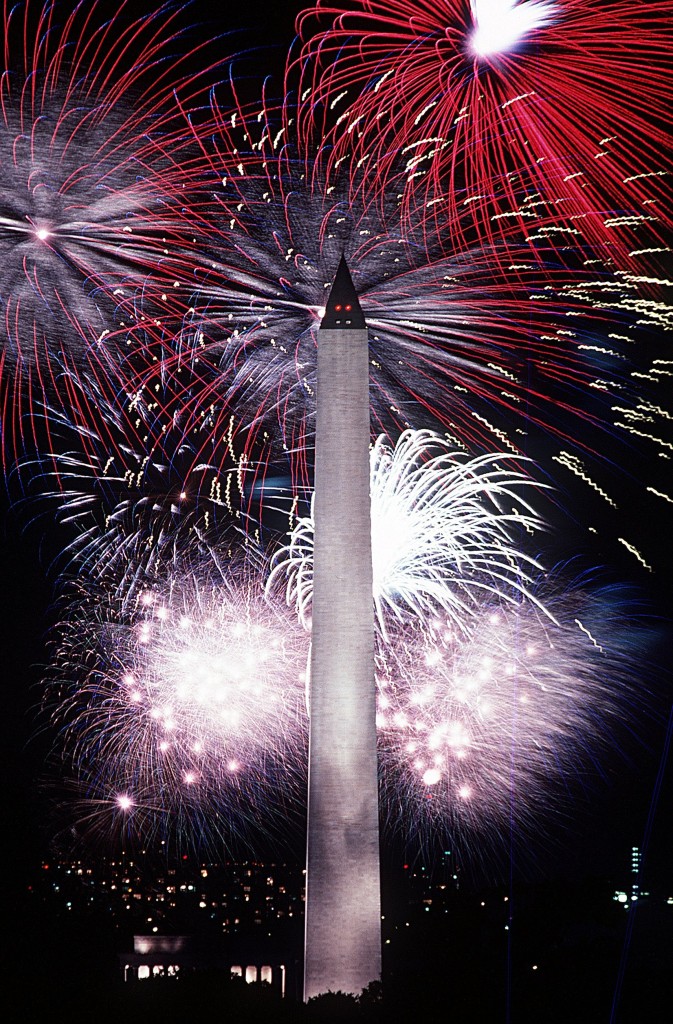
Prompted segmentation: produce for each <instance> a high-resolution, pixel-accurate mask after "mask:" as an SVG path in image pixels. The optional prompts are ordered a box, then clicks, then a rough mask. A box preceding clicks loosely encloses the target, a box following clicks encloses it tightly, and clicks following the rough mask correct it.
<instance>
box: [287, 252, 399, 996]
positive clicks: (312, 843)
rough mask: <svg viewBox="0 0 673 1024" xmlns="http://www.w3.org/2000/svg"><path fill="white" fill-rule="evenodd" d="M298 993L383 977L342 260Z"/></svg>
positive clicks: (322, 449) (365, 482)
mask: <svg viewBox="0 0 673 1024" xmlns="http://www.w3.org/2000/svg"><path fill="white" fill-rule="evenodd" d="M316 401H317V422H316V442H315V495H314V528H315V534H314V551H313V559H314V561H313V610H312V641H311V679H310V691H309V710H310V726H309V780H308V785H309V793H308V842H307V858H306V932H305V946H304V952H305V961H304V999H305V1000H307V999H310V998H311V997H312V996H315V995H319V994H320V993H323V992H327V991H332V992H336V991H342V992H350V993H359V992H360V991H361V990H362V989H363V988H365V987H366V986H367V985H368V984H369V983H370V982H371V981H376V980H378V979H380V977H381V896H380V863H379V811H378V781H377V760H376V691H375V682H374V605H373V598H372V553H371V512H370V495H369V437H370V426H369V356H368V343H367V327H366V324H365V319H364V316H363V313H362V310H361V308H360V305H359V302H358V299H357V295H356V292H355V289H354V287H353V282H352V281H351V277H350V274H349V272H348V267H347V266H346V262H345V260H343V259H342V260H341V263H340V265H339V268H338V270H337V274H336V277H335V279H334V282H333V285H332V289H331V292H330V295H329V299H328V302H327V308H326V312H325V316H324V318H323V321H322V323H321V325H320V331H319V333H318V380H317V394H316Z"/></svg>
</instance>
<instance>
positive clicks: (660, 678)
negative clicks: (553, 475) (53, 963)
mask: <svg viewBox="0 0 673 1024" xmlns="http://www.w3.org/2000/svg"><path fill="white" fill-rule="evenodd" d="M137 6H138V5H136V8H137ZM149 6H150V5H148V7H149ZM300 9H301V5H300V4H299V3H296V2H293V3H282V4H281V3H271V2H264V0H251V2H249V3H247V4H245V5H231V15H230V20H226V19H225V18H224V17H223V18H222V19H221V21H219V22H215V26H214V29H215V31H218V30H220V31H223V32H228V31H230V30H234V29H242V28H249V29H250V31H249V33H248V34H247V35H245V36H241V37H240V38H241V40H242V43H243V45H245V46H247V45H253V44H257V45H260V44H261V45H263V46H264V47H267V46H268V49H265V50H262V51H259V53H258V55H257V56H256V57H255V60H254V62H253V63H254V65H255V68H256V69H263V70H264V72H267V71H273V70H274V69H275V70H276V71H278V69H280V67H281V66H282V60H283V54H284V51H285V49H286V47H287V45H288V44H289V42H290V40H291V39H292V36H293V29H292V23H293V17H294V14H295V13H296V12H297V11H299V10H300ZM213 10H214V7H213V5H212V4H208V3H205V2H199V3H197V4H195V5H194V12H195V18H196V19H197V20H198V19H203V21H204V23H206V22H207V21H209V20H210V19H212V18H214V17H216V15H215V14H213ZM201 31H203V33H204V35H205V34H206V29H205V28H204V29H203V30H201ZM208 34H209V33H208ZM222 45H223V48H224V49H225V51H226V52H232V51H233V50H235V49H236V48H237V47H238V43H236V44H232V45H228V43H227V42H226V41H224V42H223V44H222ZM274 48H275V49H274ZM278 81H279V90H278V91H280V80H279V79H278ZM640 474H641V467H636V468H635V469H634V480H635V482H634V486H633V487H632V488H630V489H629V494H630V498H629V500H630V501H631V502H632V523H633V527H634V530H636V531H643V530H644V532H645V533H649V534H650V539H651V536H652V534H653V533H654V534H656V536H657V537H658V538H659V540H658V543H659V544H660V545H661V548H662V559H661V564H660V565H658V566H657V573H655V574H654V575H646V574H643V573H641V572H640V571H638V570H637V569H633V571H631V570H632V568H633V567H632V564H631V562H630V561H629V559H628V558H627V557H625V556H624V554H623V552H622V553H621V554H619V553H617V549H616V548H615V547H614V546H612V547H610V548H609V550H606V551H605V552H603V551H600V550H596V551H594V552H590V551H589V552H586V555H587V558H591V557H592V556H593V557H595V558H596V559H597V561H601V560H604V559H605V558H608V559H609V558H611V557H612V558H614V565H613V568H612V571H613V574H614V576H615V577H616V578H619V577H620V575H621V577H622V578H625V580H626V581H627V582H629V581H635V582H636V584H637V585H638V586H639V587H641V588H642V592H643V594H644V596H645V597H646V598H648V599H651V601H652V602H653V608H654V610H655V612H656V614H657V615H660V616H661V617H662V618H661V621H660V624H659V625H658V627H657V630H658V636H659V640H658V642H657V643H656V644H655V645H653V648H652V655H651V656H652V659H653V662H654V663H655V665H658V666H659V668H658V669H653V670H651V671H650V670H648V671H646V672H645V673H644V683H645V685H652V686H654V688H655V689H656V690H657V697H656V699H655V700H653V704H652V707H653V713H652V718H651V720H650V721H644V720H643V721H640V722H639V723H638V725H637V728H636V731H637V732H638V734H639V736H640V738H641V740H642V742H641V743H638V742H631V741H630V740H629V739H628V737H627V736H626V735H625V736H624V740H623V744H624V753H625V754H628V758H627V757H621V756H615V758H614V760H613V761H611V762H610V763H609V764H607V765H606V767H605V770H604V772H603V773H598V772H597V777H596V778H595V779H591V778H587V780H586V792H587V798H586V799H583V798H581V797H577V796H573V797H572V800H571V804H570V807H571V809H570V810H569V812H568V817H567V819H566V820H565V821H563V822H556V823H552V824H550V826H549V831H550V840H551V841H552V843H553V845H554V847H555V850H556V853H555V854H554V855H553V856H552V858H551V860H552V862H553V864H554V867H553V870H555V871H558V870H563V869H564V868H567V869H570V870H577V871H582V870H588V869H591V868H594V869H595V868H596V867H598V866H600V864H601V863H603V862H604V863H605V864H606V865H609V867H610V869H611V870H612V869H615V868H617V867H618V866H619V865H620V864H622V863H623V865H624V868H626V865H627V863H628V855H629V847H630V846H631V844H639V843H640V842H641V840H642V838H643V836H644V835H645V833H646V829H649V827H650V826H651V834H650V839H649V842H650V850H649V856H650V860H651V863H652V866H653V868H656V872H657V877H659V878H660V879H663V878H664V877H667V875H668V873H667V866H668V865H667V858H668V850H669V849H670V841H671V840H672V839H673V831H672V830H671V825H670V821H671V820H672V819H673V780H671V778H670V776H671V770H669V771H668V774H666V772H663V775H662V776H661V777H662V778H663V786H662V790H661V793H660V794H658V792H657V780H658V777H659V775H660V773H661V770H662V764H661V761H662V755H663V752H664V750H665V738H666V714H667V709H668V707H669V706H670V698H669V696H668V694H669V693H670V692H673V691H671V683H670V678H669V679H667V677H666V671H667V669H668V665H667V651H668V649H669V641H670V638H671V631H670V629H669V627H668V624H667V621H666V617H667V616H668V615H669V613H670V600H669V597H668V592H669V591H668V588H669V579H670V568H671V558H670V548H671V544H670V533H671V531H670V527H671V525H673V517H670V516H669V517H667V516H666V515H665V513H661V514H660V516H659V518H658V519H656V520H653V521H652V523H651V524H647V523H645V524H643V523H642V521H640V517H641V514H642V513H641V508H640V507H639V503H638V497H637V495H638V493H639V487H640V486H642V478H641V479H640V481H638V477H639V476H640ZM571 499H572V496H571ZM6 507H7V502H6V501H5V502H4V508H6ZM575 511H576V513H577V507H575ZM578 518H580V519H581V512H580V513H578ZM23 521H24V520H23V518H22V519H21V520H19V519H18V518H17V517H16V516H15V515H14V513H12V512H6V513H5V515H4V517H3V520H2V523H3V527H4V530H3V532H1V533H0V544H1V549H0V580H2V590H1V598H0V600H1V605H0V624H1V625H0V641H1V642H2V650H3V672H2V685H3V687H4V697H5V714H4V715H3V718H2V721H3V726H4V728H3V738H4V749H5V754H6V769H5V784H6V790H7V793H6V795H7V809H6V821H7V824H8V825H10V828H9V830H8V835H9V836H10V839H9V847H10V852H11V849H12V848H13V850H14V852H15V853H16V854H18V861H19V863H21V864H23V865H24V866H25V865H28V864H29V862H30V860H31V859H32V858H33V857H37V856H39V854H40V852H41V851H42V850H43V849H44V848H45V847H44V844H45V842H46V840H47V838H48V836H47V834H46V832H47V830H45V829H43V828H42V824H43V806H44V800H45V796H44V794H43V793H42V792H41V791H40V790H39V787H38V784H37V780H38V778H39V776H40V774H41V767H40V761H41V758H42V757H43V756H44V754H45V753H46V750H47V749H48V737H47V736H39V735H38V736H36V735H35V724H34V723H35V717H34V708H35V705H36V703H37V702H38V698H39V691H38V689H37V688H36V683H37V680H38V679H39V677H40V669H39V665H40V664H41V663H43V662H44V659H45V657H46V654H45V648H44V645H43V638H44V635H45V632H46V630H47V628H48V627H49V625H50V624H51V611H50V600H51V596H50V595H51V586H50V582H49V578H48V572H47V567H46V563H47V561H48V554H45V553H44V552H43V553H42V555H41V553H40V531H39V530H38V529H35V528H33V529H29V530H28V531H27V533H23V532H22V529H21V523H22V522H23ZM564 522H565V528H566V529H567V530H568V531H570V530H571V526H570V525H569V523H568V521H567V520H564ZM569 536H570V533H568V534H567V537H569ZM573 543H574V542H573V541H570V542H569V544H567V547H566V551H565V557H567V556H568V548H570V549H572V545H573ZM655 546H656V545H655ZM563 547H564V545H563V544H561V548H563ZM599 547H600V543H599ZM601 774H602V777H601ZM573 808H576V809H573ZM648 819H649V825H648ZM3 831H4V829H3ZM12 837H13V838H12ZM559 853H560V854H561V855H559ZM541 860H542V861H544V855H541ZM671 887H672V891H673V877H671Z"/></svg>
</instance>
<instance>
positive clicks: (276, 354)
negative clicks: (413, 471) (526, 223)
mask: <svg viewBox="0 0 673 1024" xmlns="http://www.w3.org/2000/svg"><path fill="white" fill-rule="evenodd" d="M212 117H213V120H212V129H211V131H210V133H208V132H205V131H202V137H203V139H204V140H206V138H207V141H203V147H204V154H206V155H207V159H208V162H209V171H208V186H207V187H208V189H209V191H210V194H211V200H212V209H211V211H210V212H209V213H208V216H207V218H206V219H207V220H208V221H209V222H210V223H212V224H213V225H215V224H217V225H219V229H218V230H215V229H213V231H212V232H211V234H210V236H209V237H208V238H207V239H206V238H205V236H204V240H205V241H207V245H208V251H209V253H210V258H209V261H208V262H204V265H203V266H202V267H200V268H197V270H196V275H197V278H198V281H199V285H198V290H197V291H196V292H195V294H194V295H193V297H192V309H191V311H190V313H189V315H188V317H187V318H186V319H185V323H184V328H183V331H182V332H181V333H180V335H179V337H178V338H177V340H176V345H175V351H174V353H173V356H172V357H167V358H165V359H164V360H163V362H162V365H161V372H162V373H169V374H173V373H174V372H177V371H175V367H178V368H179V367H181V366H183V365H185V364H186V363H189V364H190V366H191V367H192V369H193V370H194V372H196V373H199V374H201V375H202V379H203V389H202V392H201V394H200V396H199V397H198V404H199V405H200V406H201V407H202V408H211V407H212V408H213V410H214V411H213V417H214V420H213V423H214V430H215V432H219V433H220V434H222V435H223V434H224V433H225V426H224V424H225V422H227V421H228V418H229V416H230V415H231V412H232V410H234V411H235V412H236V416H237V420H238V423H239V429H240V430H241V432H243V431H244V430H247V440H246V444H247V450H246V455H247V456H248V458H249V465H250V466H251V467H252V470H251V472H252V473H253V474H255V473H256V474H257V477H256V478H255V481H254V483H253V484H252V485H251V486H253V487H258V489H262V488H263V486H264V475H265V469H264V466H265V465H266V464H268V465H270V466H272V467H273V472H274V473H275V474H276V475H278V474H282V469H281V468H279V467H282V466H283V465H286V464H287V463H288V462H289V466H290V475H291V483H292V485H293V486H294V487H295V488H297V489H302V488H304V489H306V488H308V486H309V483H310V475H311V474H310V468H311V467H310V452H311V447H312V433H313V419H314V409H315V363H316V335H317V328H318V324H319V321H320V318H321V310H322V306H323V304H324V300H325V294H326V290H327V289H328V288H329V287H330V285H331V281H332V277H333V275H334V272H335V267H336V266H337V264H338V262H339V259H340V258H341V255H342V253H345V255H346V258H347V261H348V263H349V267H350V270H351V273H352V276H353V279H354V281H355V283H356V287H357V289H358V293H359V298H360V302H361V305H362V308H363V310H364V313H365V317H366V319H367V322H368V325H369V328H370V349H371V383H372V388H371V394H372V421H373V432H374V435H376V434H378V433H380V432H385V433H388V434H389V436H391V437H396V436H397V435H398V434H399V432H400V431H401V430H403V429H405V428H407V427H410V426H411V427H420V426H431V425H432V426H435V425H437V424H438V423H439V424H441V425H442V427H444V428H445V429H446V430H447V432H449V433H450V434H451V435H452V436H454V437H456V438H457V439H459V442H460V443H462V444H464V445H466V447H468V448H469V449H470V450H471V451H475V450H480V451H484V450H489V449H490V448H491V447H492V443H493V437H494V436H495V437H498V438H502V437H503V436H507V438H508V441H509V443H510V444H511V445H512V448H513V450H514V451H516V450H521V449H522V448H525V443H526V442H525V434H526V432H527V431H529V430H536V429H538V428H539V429H541V430H543V431H547V432H549V433H550V434H555V435H556V436H557V437H558V438H559V439H564V443H569V444H573V445H574V444H576V443H579V445H580V447H585V443H584V441H583V440H582V439H580V438H578V431H577V424H578V422H581V421H584V423H585V424H586V426H587V428H588V433H591V429H590V425H591V426H599V425H600V426H602V427H604V426H605V425H606V424H605V420H604V419H603V412H593V411H592V412H589V411H587V408H588V403H587V402H586V401H585V393H586V391H587V389H590V388H592V387H593V385H594V383H595V375H594V365H593V363H594V360H593V359H592V357H591V356H589V355H587V353H588V352H589V351H590V350H591V347H592V345H594V344H595V338H596V332H597V331H599V330H601V329H605V327H606V325H607V323H608V322H610V323H611V325H612V323H613V316H614V314H613V313H612V312H611V313H608V312H607V311H605V310H599V311H598V312H597V311H596V310H595V309H594V308H593V307H592V306H591V303H590V302H588V301H585V300H583V299H577V300H573V299H569V296H568V294H567V293H566V292H564V293H563V298H562V299H561V298H560V295H561V290H562V289H563V286H564V284H567V283H569V281H568V279H569V271H568V270H567V269H566V268H564V267H562V266H561V265H559V263H558V262H554V263H552V264H550V265H549V266H545V267H541V265H540V263H538V262H534V261H531V260H530V259H529V258H528V255H527V254H523V255H522V260H521V262H518V263H516V264H512V266H511V268H510V270H511V274H510V277H509V279H508V280H506V281H504V280H502V279H498V277H497V276H496V275H495V268H496V267H497V265H498V261H499V257H498V254H497V253H496V252H495V250H494V249H493V248H489V247H479V246H478V247H476V248H472V249H469V250H462V249H461V248H460V247H457V248H456V249H455V251H454V252H453V253H452V254H451V255H447V254H446V253H441V252H436V251H430V252H427V251H425V250H423V249H420V248H418V247H416V246H414V245H412V244H411V243H410V242H409V241H408V239H406V238H405V237H404V236H403V235H402V234H401V233H400V230H399V225H398V226H397V228H396V227H395V224H396V220H395V217H396V214H395V211H394V208H393V209H392V210H391V211H389V212H388V215H387V217H386V218H384V219H383V220H382V219H381V218H380V217H379V216H378V215H376V214H374V213H373V212H372V211H371V210H369V211H367V210H365V209H364V208H363V207H362V206H361V205H360V204H359V203H358V202H357V200H355V199H354V198H353V196H352V195H351V194H350V193H349V191H348V182H347V181H344V182H343V184H342V185H337V184H332V185H330V186H328V187H323V186H324V182H323V183H322V184H321V183H320V182H319V176H316V175H313V176H311V175H309V174H307V172H306V168H305V166H304V164H303V163H302V162H301V161H299V160H297V159H296V158H295V157H294V156H293V149H292V145H291V143H290V142H288V141H287V138H286V136H287V132H285V131H284V129H283V128H278V122H277V120H276V112H275V111H274V110H273V109H272V108H271V106H270V105H269V106H264V105H262V106H256V107H254V108H244V107H242V106H240V105H239V106H237V107H234V108H232V109H231V110H229V111H224V110H222V109H220V108H219V107H217V106H216V105H214V106H213V115H212ZM204 187H205V186H204ZM394 205H395V204H394V203H393V207H394ZM510 258H511V253H510ZM589 273H590V274H591V276H592V277H593V276H595V274H596V271H595V268H592V269H591V271H589ZM578 276H579V277H581V276H582V272H580V271H574V272H573V277H578ZM571 317H572V321H571V320H570V318H571ZM615 347H616V346H615ZM606 362H607V360H606ZM606 368H607V367H606V365H605V363H604V366H603V367H602V369H603V370H605V369H606ZM613 369H614V371H615V378H619V380H620V381H621V379H622V377H623V365H620V359H619V358H618V357H615V359H614V360H613ZM157 372H159V369H157ZM608 376H609V370H608ZM604 381H605V378H603V382H604ZM605 388H606V390H607V391H608V392H609V390H610V387H609V385H606V386H605ZM194 394H195V395H196V392H194ZM605 397H606V398H607V395H606V396H605ZM594 400H596V401H600V400H601V399H600V395H599V394H598V391H596V393H595V394H594ZM592 401H593V400H592ZM592 408H593V409H594V410H596V407H595V406H593V407H592ZM605 409H606V410H607V409H609V406H608V404H607V401H606V402H605ZM571 420H572V427H570V422H571ZM517 434H518V436H517ZM571 434H572V435H573V437H574V438H575V440H572V439H571V437H570V435H571ZM586 444H587V445H588V447H589V448H593V449H594V451H595V450H596V449H599V448H600V447H601V443H600V442H599V441H598V440H597V438H596V437H594V438H593V439H591V440H589V441H587V442H586ZM285 472H287V469H286V470H285Z"/></svg>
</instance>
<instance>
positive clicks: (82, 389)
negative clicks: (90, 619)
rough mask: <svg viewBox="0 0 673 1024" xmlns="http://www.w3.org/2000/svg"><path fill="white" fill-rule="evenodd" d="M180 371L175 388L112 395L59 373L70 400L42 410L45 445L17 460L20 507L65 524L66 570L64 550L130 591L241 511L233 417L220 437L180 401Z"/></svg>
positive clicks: (101, 385) (74, 562)
mask: <svg viewBox="0 0 673 1024" xmlns="http://www.w3.org/2000/svg"><path fill="white" fill-rule="evenodd" d="M186 378H187V373H186V372H185V374H184V375H182V377H181V387H184V388H185V391H184V392H182V391H178V394H177V395H176V394H175V392H174V391H173V390H172V388H171V386H170V384H171V382H168V384H167V386H165V387H157V386H152V387H151V388H150V387H147V386H146V385H144V384H143V383H142V382H140V383H139V384H138V387H137V390H134V391H131V392H128V393H126V394H122V395H116V394H115V393H114V391H112V393H110V387H109V385H108V384H107V382H106V381H105V380H104V379H102V380H100V381H94V380H93V379H92V378H90V377H84V378H77V377H75V376H73V375H69V376H68V377H67V378H64V381H63V382H62V383H63V387H62V391H65V390H66V385H67V394H68V396H69V398H70V408H65V407H58V406H57V405H55V404H52V405H51V406H49V407H47V408H46V409H45V410H44V411H43V423H42V428H41V432H42V433H43V435H44V437H45V440H46V441H48V444H49V447H48V449H47V450H46V451H42V452H40V451H37V452H36V453H33V454H31V456H30V457H23V458H21V459H20V460H19V462H18V464H17V469H16V475H17V477H18V480H19V484H20V486H21V488H22V499H21V502H20V507H21V508H24V507H25V508H26V509H27V510H28V511H29V513H30V514H31V516H32V518H33V520H36V519H38V518H39V519H41V520H42V521H43V522H45V521H46V522H47V523H49V524H50V523H51V522H53V520H54V519H56V521H57V522H59V523H60V524H62V525H63V526H64V527H65V528H66V530H67V531H68V535H69V541H68V543H67V545H66V547H65V550H64V551H63V553H62V555H61V557H60V559H59V563H60V566H61V568H62V569H65V568H66V559H67V560H68V561H69V563H70V567H71V568H72V567H73V566H76V570H77V572H79V573H81V572H82V571H84V570H85V571H86V572H87V574H88V575H89V577H90V578H91V579H92V580H96V579H100V578H103V577H105V576H109V574H110V573H114V574H116V578H117V580H118V585H119V586H121V585H122V581H123V582H124V585H125V586H126V587H127V588H128V590H129V591H130V590H131V589H133V587H134V584H133V582H132V581H133V580H134V579H136V580H138V581H140V582H139V585H140V586H142V581H143V579H144V578H145V577H146V576H147V574H148V573H151V572H157V571H158V570H159V567H160V565H164V566H171V565H172V564H173V562H174V560H175V558H176V557H182V556H181V552H182V551H183V550H184V549H185V547H189V546H190V545H191V544H192V543H197V542H198V541H197V538H198V539H199V540H200V539H203V538H212V539H215V540H217V539H219V540H220V541H221V540H222V537H223V534H224V533H226V530H227V529H228V527H229V526H231V525H232V523H234V522H235V521H236V520H237V518H238V517H240V510H239V507H238V506H239V502H240V490H239V487H240V470H239V467H238V466H237V465H236V463H235V460H234V458H233V456H230V457H229V458H227V452H230V451H231V446H233V437H231V436H230V435H231V433H232V431H233V426H232V430H231V431H229V433H228V435H227V436H226V437H225V438H224V439H223V440H221V441H220V444H219V446H218V445H217V444H216V443H215V440H214V439H213V435H212V431H211V429H210V419H209V417H208V416H207V415H203V414H202V415H198V416H197V417H196V418H194V419H193V418H192V417H191V415H190V413H189V412H188V411H186V410H185V407H184V403H185V401H186V397H185V396H186V395H187V394H188V382H187V379H186ZM201 412H202V413H203V410H201ZM33 424H34V425H35V417H34V421H33ZM223 449H224V451H223ZM213 462H216V463H217V469H214V468H213V466H212V463H213ZM225 466H226V467H227V468H226V471H225V469H224V468H223V467H225Z"/></svg>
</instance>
